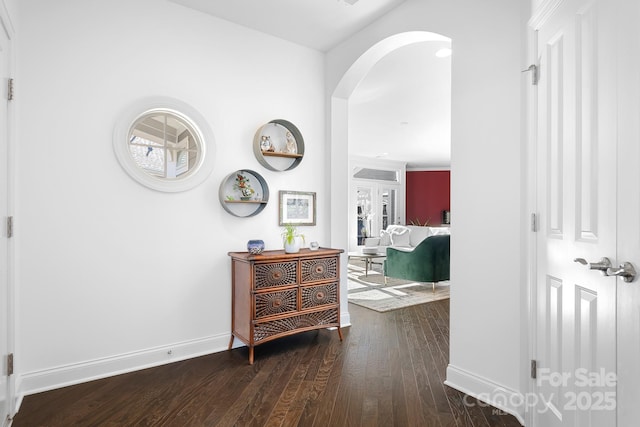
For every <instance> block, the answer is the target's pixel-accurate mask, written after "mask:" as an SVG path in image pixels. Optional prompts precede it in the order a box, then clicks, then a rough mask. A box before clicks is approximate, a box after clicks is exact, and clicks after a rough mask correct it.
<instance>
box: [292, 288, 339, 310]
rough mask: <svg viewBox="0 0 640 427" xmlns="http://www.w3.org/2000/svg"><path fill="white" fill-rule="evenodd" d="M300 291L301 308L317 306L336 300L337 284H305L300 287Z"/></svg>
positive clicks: (333, 302)
mask: <svg viewBox="0 0 640 427" xmlns="http://www.w3.org/2000/svg"><path fill="white" fill-rule="evenodd" d="M300 292H301V293H302V309H303V310H304V309H306V308H313V307H319V306H322V305H327V304H336V303H337V302H338V284H337V283H327V284H326V285H318V286H305V287H303V288H301V289H300Z"/></svg>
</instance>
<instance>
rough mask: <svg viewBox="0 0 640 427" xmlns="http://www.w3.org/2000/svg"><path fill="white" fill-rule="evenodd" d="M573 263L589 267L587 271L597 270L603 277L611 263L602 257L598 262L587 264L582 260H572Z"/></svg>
mask: <svg viewBox="0 0 640 427" xmlns="http://www.w3.org/2000/svg"><path fill="white" fill-rule="evenodd" d="M573 262H577V263H580V264H582V265H586V266H588V267H589V270H598V271H599V272H601V273H602V274H603V275H605V276H606V275H607V271H608V269H610V268H611V261H609V258H607V257H602V259H601V260H600V261H599V262H588V261H587V260H586V259H584V258H574V259H573Z"/></svg>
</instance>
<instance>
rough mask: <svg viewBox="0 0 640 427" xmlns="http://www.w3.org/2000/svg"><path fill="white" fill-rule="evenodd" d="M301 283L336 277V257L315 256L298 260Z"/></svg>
mask: <svg viewBox="0 0 640 427" xmlns="http://www.w3.org/2000/svg"><path fill="white" fill-rule="evenodd" d="M300 272H301V276H302V277H301V283H309V282H318V281H320V280H331V279H336V278H337V277H338V258H336V257H331V258H317V259H305V260H302V261H300Z"/></svg>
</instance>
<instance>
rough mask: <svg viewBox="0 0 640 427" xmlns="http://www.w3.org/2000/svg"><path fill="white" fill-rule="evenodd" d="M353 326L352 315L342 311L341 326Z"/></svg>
mask: <svg viewBox="0 0 640 427" xmlns="http://www.w3.org/2000/svg"><path fill="white" fill-rule="evenodd" d="M349 326H351V315H350V314H349V312H346V313H340V327H341V328H346V327H349Z"/></svg>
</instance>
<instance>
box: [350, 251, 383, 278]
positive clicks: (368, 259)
mask: <svg viewBox="0 0 640 427" xmlns="http://www.w3.org/2000/svg"><path fill="white" fill-rule="evenodd" d="M347 256H348V259H351V258H356V259H362V260H364V275H365V276H368V275H369V268H370V267H371V264H372V263H373V260H374V259H376V258H386V257H387V254H386V253H384V252H378V253H375V254H364V253H362V251H361V250H360V251H353V252H347Z"/></svg>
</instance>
